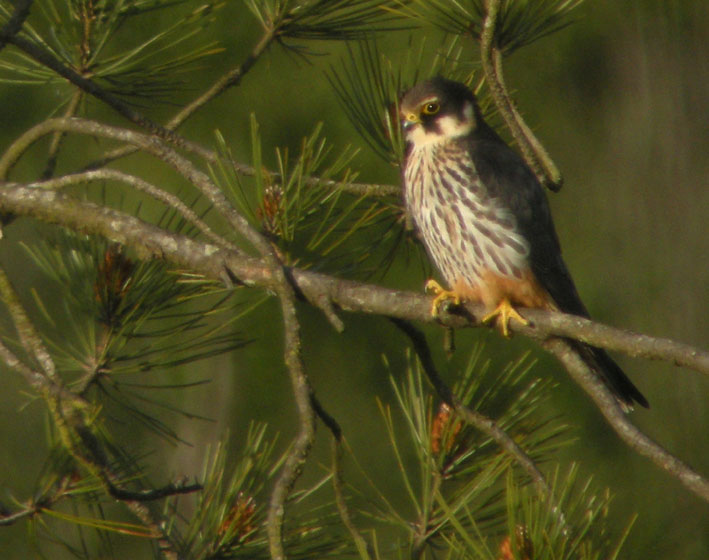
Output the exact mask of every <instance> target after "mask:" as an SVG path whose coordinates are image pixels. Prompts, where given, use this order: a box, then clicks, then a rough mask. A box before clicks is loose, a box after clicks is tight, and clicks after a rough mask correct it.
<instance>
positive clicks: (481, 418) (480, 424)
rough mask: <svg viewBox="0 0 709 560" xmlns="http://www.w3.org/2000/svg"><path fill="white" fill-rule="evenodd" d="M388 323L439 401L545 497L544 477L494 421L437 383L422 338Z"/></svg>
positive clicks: (402, 323) (414, 331)
mask: <svg viewBox="0 0 709 560" xmlns="http://www.w3.org/2000/svg"><path fill="white" fill-rule="evenodd" d="M392 322H393V323H394V324H395V325H396V326H397V328H399V330H401V331H402V332H403V333H404V334H406V336H407V337H409V340H411V344H412V345H413V348H414V351H415V352H416V355H417V356H418V357H419V360H420V362H421V365H422V367H423V370H424V372H425V373H426V376H427V377H428V379H429V381H430V382H431V384H432V385H433V387H434V388H435V389H436V393H438V396H439V397H440V398H441V400H442V401H443V402H444V403H446V404H447V405H449V406H450V407H451V408H452V409H454V410H455V411H456V413H457V414H458V415H459V416H460V417H461V418H463V419H464V420H465V421H466V422H467V423H468V424H470V425H472V426H474V427H475V428H477V429H478V430H480V431H481V432H483V433H484V434H486V435H488V436H489V437H491V438H492V439H493V440H495V441H496V442H497V444H498V445H499V446H500V447H501V448H502V449H504V450H505V451H507V452H508V453H509V454H510V455H512V456H513V457H514V458H515V460H516V461H517V462H518V463H519V464H520V466H521V467H522V468H523V469H524V470H525V471H526V472H527V474H528V475H529V476H530V478H531V479H532V480H533V481H534V483H535V484H536V486H537V489H538V490H539V492H540V494H542V495H543V496H545V497H549V485H548V484H547V482H546V480H545V478H544V475H543V474H542V473H541V471H540V470H539V468H538V467H537V465H536V464H535V463H534V461H533V460H532V458H531V457H530V456H529V455H527V453H526V452H525V451H524V449H522V448H521V447H520V446H519V445H518V444H517V443H516V442H515V441H514V440H513V439H512V438H511V437H510V436H509V435H508V434H507V433H506V432H505V431H504V430H503V429H501V428H500V427H499V426H498V425H497V424H496V423H495V421H494V420H492V419H491V418H487V417H486V416H485V415H483V414H480V413H479V412H477V411H475V410H472V409H470V408H469V407H467V406H465V405H464V404H463V403H462V402H460V399H458V398H457V397H456V396H455V394H453V391H452V390H451V389H450V387H448V385H446V384H445V382H444V381H443V379H441V376H440V375H438V371H437V370H436V365H435V364H434V363H433V358H432V356H431V351H430V349H429V347H428V343H427V342H426V337H425V336H424V334H423V333H422V332H421V331H420V330H418V329H417V328H416V327H414V326H413V325H412V324H411V323H409V322H408V321H404V320H402V319H396V318H392Z"/></svg>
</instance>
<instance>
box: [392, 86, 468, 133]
mask: <svg viewBox="0 0 709 560" xmlns="http://www.w3.org/2000/svg"><path fill="white" fill-rule="evenodd" d="M400 108H401V114H400V117H401V126H402V128H403V130H404V136H405V137H406V140H407V141H408V142H411V143H412V144H413V145H414V146H424V145H427V144H438V143H440V142H443V141H446V140H450V139H451V138H456V137H459V136H465V135H467V134H470V133H471V132H472V131H473V130H474V129H475V128H476V126H477V122H478V120H479V113H480V112H479V110H478V108H477V104H476V102H475V97H474V96H473V93H472V92H471V91H470V90H469V89H468V88H467V87H466V86H465V85H464V84H461V83H460V82H454V81H452V80H447V79H445V78H441V77H437V78H433V79H431V80H427V81H425V82H422V83H420V84H418V85H416V86H414V87H413V88H411V89H410V90H409V91H408V92H406V93H405V94H404V97H403V98H402V100H401V103H400Z"/></svg>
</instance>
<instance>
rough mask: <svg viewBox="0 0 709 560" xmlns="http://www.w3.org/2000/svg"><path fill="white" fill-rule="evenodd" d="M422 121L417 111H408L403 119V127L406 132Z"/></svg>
mask: <svg viewBox="0 0 709 560" xmlns="http://www.w3.org/2000/svg"><path fill="white" fill-rule="evenodd" d="M420 122H421V119H420V118H419V117H418V115H416V114H415V113H407V114H406V115H404V117H403V118H402V119H401V128H402V129H403V130H404V132H406V131H408V130H411V128H412V127H414V126H415V125H417V124H419V123H420Z"/></svg>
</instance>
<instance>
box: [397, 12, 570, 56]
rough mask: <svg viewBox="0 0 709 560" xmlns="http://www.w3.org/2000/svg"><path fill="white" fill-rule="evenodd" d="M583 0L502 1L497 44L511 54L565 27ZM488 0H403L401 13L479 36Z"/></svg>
mask: <svg viewBox="0 0 709 560" xmlns="http://www.w3.org/2000/svg"><path fill="white" fill-rule="evenodd" d="M582 2H583V0H500V1H499V5H500V8H499V13H498V16H497V25H496V27H495V33H494V44H495V46H496V47H498V48H499V49H500V50H501V51H502V52H503V53H505V54H510V53H512V52H513V51H515V50H517V49H519V48H520V47H524V46H526V45H529V44H530V43H533V42H534V41H537V40H538V39H541V38H542V37H545V36H547V35H549V34H550V33H554V32H555V31H558V30H559V29H562V28H564V27H565V26H567V25H568V24H569V17H568V16H569V13H570V12H571V11H572V10H573V9H574V8H576V7H577V6H578V5H579V4H581V3H582ZM486 3H487V0H467V1H466V0H463V1H454V2H450V1H449V0H412V1H410V2H400V8H399V10H400V13H403V14H405V15H407V16H409V17H414V18H417V19H419V20H420V21H422V22H424V23H426V24H431V23H433V24H434V25H436V26H438V27H440V28H441V29H443V30H444V31H446V32H447V33H453V34H455V35H467V34H470V35H471V36H472V37H473V38H475V39H476V40H479V39H480V35H481V33H482V29H483V21H484V19H485V15H486V14H487V8H486Z"/></svg>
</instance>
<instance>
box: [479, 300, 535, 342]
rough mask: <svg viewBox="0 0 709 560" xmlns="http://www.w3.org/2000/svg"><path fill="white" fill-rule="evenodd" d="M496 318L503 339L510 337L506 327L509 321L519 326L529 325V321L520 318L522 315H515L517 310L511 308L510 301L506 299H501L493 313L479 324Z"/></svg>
mask: <svg viewBox="0 0 709 560" xmlns="http://www.w3.org/2000/svg"><path fill="white" fill-rule="evenodd" d="M496 317H497V318H498V324H499V325H500V330H501V331H502V336H504V337H505V338H509V336H510V331H509V329H508V327H507V325H508V324H509V322H510V320H512V319H514V320H515V321H517V322H518V323H520V324H521V325H525V326H526V325H529V321H528V320H527V319H525V318H524V317H522V315H520V314H519V313H517V310H516V309H515V308H514V307H512V304H511V303H510V300H508V299H507V298H503V299H502V301H501V302H500V303H499V305H498V306H497V307H496V308H495V309H494V310H493V311H491V312H490V313H488V314H487V315H485V316H484V317H483V318H482V319H481V322H483V323H488V322H490V321H491V320H492V319H495V318H496Z"/></svg>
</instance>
